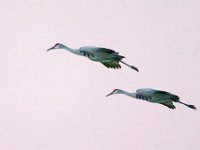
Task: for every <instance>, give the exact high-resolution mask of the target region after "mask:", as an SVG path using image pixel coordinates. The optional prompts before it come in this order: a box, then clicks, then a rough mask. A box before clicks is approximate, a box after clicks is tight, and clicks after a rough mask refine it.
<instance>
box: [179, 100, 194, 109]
mask: <svg viewBox="0 0 200 150" xmlns="http://www.w3.org/2000/svg"><path fill="white" fill-rule="evenodd" d="M178 102H179V103H181V104H183V105H185V106H187V107H189V108H191V109H194V110H196V109H197V108H196V107H195V106H194V105H189V104H186V103H183V102H181V101H178Z"/></svg>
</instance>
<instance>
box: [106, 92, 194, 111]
mask: <svg viewBox="0 0 200 150" xmlns="http://www.w3.org/2000/svg"><path fill="white" fill-rule="evenodd" d="M113 94H125V95H127V96H130V97H133V98H136V99H141V100H145V101H148V102H152V103H158V104H162V105H164V106H166V107H168V108H170V109H175V108H176V107H175V106H174V105H173V102H177V103H181V104H183V105H185V106H187V107H189V108H191V109H196V107H195V106H194V105H189V104H186V103H183V102H181V101H180V100H179V97H178V96H177V95H174V94H172V93H169V92H166V91H161V90H155V89H151V88H142V89H138V90H136V92H134V93H129V92H126V91H124V90H121V89H115V90H113V91H112V92H111V93H110V94H108V95H107V97H108V96H110V95H113Z"/></svg>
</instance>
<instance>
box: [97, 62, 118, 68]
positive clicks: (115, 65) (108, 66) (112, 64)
mask: <svg viewBox="0 0 200 150" xmlns="http://www.w3.org/2000/svg"><path fill="white" fill-rule="evenodd" d="M101 63H102V64H103V65H104V66H106V67H107V68H114V69H120V68H121V65H120V64H119V61H111V62H101Z"/></svg>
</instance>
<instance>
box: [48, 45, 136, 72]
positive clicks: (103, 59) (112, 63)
mask: <svg viewBox="0 0 200 150" xmlns="http://www.w3.org/2000/svg"><path fill="white" fill-rule="evenodd" d="M52 49H66V50H68V51H70V52H72V53H74V54H77V55H81V56H85V57H87V58H89V59H90V60H92V61H97V62H100V63H102V64H103V65H104V66H106V67H107V68H114V69H118V68H121V65H120V64H119V62H121V63H123V64H125V65H126V66H128V67H130V68H132V69H134V70H136V71H138V69H137V68H136V67H134V66H131V65H129V64H127V63H125V62H123V61H122V59H123V58H125V57H124V56H121V55H119V53H118V52H115V51H114V50H111V49H107V48H102V47H95V46H84V47H80V48H79V49H72V48H69V47H67V46H65V45H63V44H60V43H57V44H56V45H55V46H53V47H52V48H50V49H48V50H47V51H49V50H52Z"/></svg>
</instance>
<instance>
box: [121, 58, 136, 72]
mask: <svg viewBox="0 0 200 150" xmlns="http://www.w3.org/2000/svg"><path fill="white" fill-rule="evenodd" d="M120 62H121V63H123V64H124V65H126V66H128V67H130V68H132V69H134V70H135V71H137V72H139V70H138V68H137V67H135V66H131V65H129V64H127V63H125V62H123V61H122V60H120Z"/></svg>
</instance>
